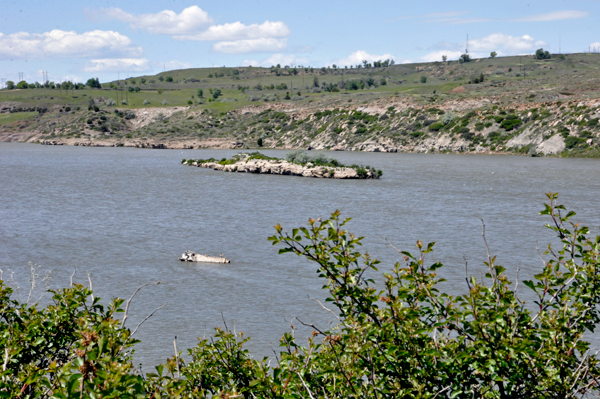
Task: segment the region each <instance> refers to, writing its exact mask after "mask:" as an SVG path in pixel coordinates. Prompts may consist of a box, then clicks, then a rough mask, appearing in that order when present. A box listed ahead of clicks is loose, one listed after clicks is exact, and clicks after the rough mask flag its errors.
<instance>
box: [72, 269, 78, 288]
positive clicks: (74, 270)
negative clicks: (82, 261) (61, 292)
mask: <svg viewBox="0 0 600 399" xmlns="http://www.w3.org/2000/svg"><path fill="white" fill-rule="evenodd" d="M75 273H77V268H74V269H73V274H71V287H72V286H73V277H75Z"/></svg>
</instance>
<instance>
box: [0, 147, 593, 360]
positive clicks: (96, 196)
mask: <svg viewBox="0 0 600 399" xmlns="http://www.w3.org/2000/svg"><path fill="white" fill-rule="evenodd" d="M264 152H265V153H267V154H268V155H278V156H283V155H284V154H285V152H283V151H264ZM233 154H235V151H232V150H187V151H184V152H182V151H181V150H140V149H130V148H85V147H67V146H64V147H62V146H60V147H59V146H56V147H46V146H39V145H32V144H15V143H0V269H2V270H4V271H6V270H7V269H12V270H14V271H15V273H16V276H17V279H18V280H19V281H20V282H21V283H24V280H25V279H26V276H27V270H28V263H29V262H33V263H35V264H38V265H40V266H41V267H42V268H43V269H44V270H50V271H51V273H52V280H51V286H52V287H62V286H66V285H68V284H69V278H70V276H71V274H72V273H73V270H74V269H76V270H77V273H76V274H75V277H74V278H75V280H76V281H79V282H86V284H87V273H89V274H90V276H91V279H92V282H93V286H94V290H95V292H96V295H97V296H101V297H102V298H104V299H106V300H108V299H109V298H111V297H114V296H119V297H128V296H129V295H131V293H132V292H133V291H134V289H135V288H136V287H138V286H140V285H142V284H144V283H147V282H151V281H161V284H160V285H159V286H152V287H147V288H146V289H144V290H143V291H141V292H140V293H139V294H138V296H137V297H136V299H135V301H134V303H133V307H132V325H131V326H135V324H137V322H139V321H140V320H141V319H142V318H144V317H145V315H147V314H148V313H150V312H151V311H152V310H153V309H154V308H156V307H158V306H160V305H161V304H163V303H166V304H167V306H166V307H165V308H164V309H162V310H161V311H159V312H158V313H157V314H156V315H155V316H154V317H152V318H151V319H149V320H148V321H147V322H146V324H144V326H143V327H142V328H141V330H140V332H139V338H140V339H142V343H141V344H140V345H139V347H138V350H137V355H136V356H137V358H138V360H139V361H140V362H143V363H144V366H145V367H146V366H150V365H153V364H156V363H158V362H159V361H164V360H165V359H166V358H167V357H168V356H170V355H171V354H172V352H173V349H172V348H173V345H172V342H173V337H174V336H175V335H176V336H177V337H178V346H179V347H180V349H185V348H189V347H192V346H193V345H194V344H195V342H196V338H197V337H198V336H203V335H205V334H210V333H211V331H212V328H213V327H216V326H222V325H223V318H224V319H225V320H226V321H227V322H228V325H229V327H233V325H235V328H236V329H237V330H238V331H240V330H243V331H244V332H245V333H246V334H247V335H250V336H251V337H252V340H251V341H250V349H251V350H252V352H253V353H255V354H256V355H261V356H262V355H269V354H271V349H270V345H271V346H273V347H276V346H277V344H278V340H279V338H280V337H281V335H282V334H283V333H284V332H286V331H288V330H289V325H288V322H290V321H291V320H292V319H293V318H294V317H298V318H300V319H302V320H303V321H310V322H314V323H317V324H320V325H322V326H326V325H327V323H328V321H329V319H330V318H329V316H328V315H327V314H326V313H325V312H324V311H323V310H322V309H321V308H320V306H319V305H318V304H316V303H315V302H313V301H311V300H310V299H309V297H312V298H320V299H322V298H324V293H323V292H322V290H321V288H320V287H321V285H322V283H321V281H319V280H318V278H317V277H316V274H315V266H314V265H312V264H310V263H308V262H307V261H304V260H303V259H300V258H298V257H295V256H293V255H290V254H286V255H277V248H276V247H273V246H272V245H271V244H270V243H269V242H268V241H267V237H268V236H269V235H272V234H273V233H274V230H273V226H274V225H275V224H277V223H281V224H282V225H283V226H284V228H292V227H296V226H298V225H302V224H304V223H306V221H307V219H308V218H309V217H327V216H328V215H329V214H330V213H331V212H332V211H334V210H335V209H340V210H341V211H342V212H343V215H345V216H351V217H352V218H353V220H352V222H351V224H350V228H351V229H352V230H353V231H355V232H356V233H357V234H359V235H363V236H365V237H366V239H365V245H364V247H365V250H368V251H369V252H370V253H371V254H372V255H374V256H376V257H377V258H379V259H381V260H382V265H381V267H380V270H382V271H385V270H386V269H389V268H390V267H391V266H392V264H393V263H394V262H395V261H396V260H397V258H398V256H397V253H396V252H395V251H394V250H393V249H392V248H391V247H390V246H389V245H388V244H387V243H386V242H385V241H384V239H383V238H382V237H387V238H388V239H389V240H390V241H391V242H392V243H393V244H394V245H395V246H397V247H398V248H402V249H410V248H412V246H413V245H414V242H415V241H416V240H417V239H422V240H423V241H436V242H437V244H436V251H435V253H434V256H433V257H432V258H431V260H432V261H433V260H441V261H443V262H444V264H445V265H446V267H445V268H444V269H442V270H443V271H442V273H443V274H444V275H445V276H446V277H447V278H448V280H449V282H448V283H447V284H446V289H447V290H449V291H452V292H460V290H462V289H463V282H464V264H465V258H466V259H467V260H468V261H469V268H470V271H471V272H472V273H474V274H476V275H479V274H480V270H482V268H481V262H482V261H483V260H484V256H485V248H484V246H483V243H482V239H481V222H480V218H483V219H484V220H485V223H486V226H487V239H488V241H489V243H490V247H491V250H492V252H494V253H496V254H498V258H499V262H500V263H501V264H503V265H505V266H507V268H508V269H509V272H510V273H514V271H515V270H516V266H517V265H519V266H520V268H521V277H525V276H530V275H531V274H533V273H534V272H535V271H536V270H538V268H539V267H540V265H541V262H540V259H539V258H538V255H537V251H536V243H538V242H539V246H540V247H541V248H544V247H545V246H546V244H547V243H548V242H550V241H551V240H552V238H553V237H552V235H551V233H550V232H549V231H548V230H547V229H545V228H543V224H544V223H545V222H546V220H545V219H544V218H543V217H541V216H538V212H539V210H541V209H542V202H543V201H544V200H545V195H544V193H545V192H548V191H559V192H561V201H562V202H563V203H565V204H566V205H567V206H568V207H569V208H572V209H574V210H576V211H577V212H578V216H577V220H578V221H581V222H583V223H585V224H587V225H588V226H590V227H593V232H594V233H597V226H598V225H599V224H600V214H599V212H598V211H599V210H600V201H599V200H598V195H599V194H600V179H599V176H600V161H598V160H588V159H554V158H528V157H514V156H483V155H480V156H471V155H430V154H377V153H375V154H374V153H335V154H334V156H336V157H337V158H338V159H340V160H341V161H342V162H344V163H348V164H349V163H358V164H369V165H372V166H375V167H377V168H378V169H382V170H383V173H384V174H383V178H382V179H381V180H371V181H338V180H329V179H312V178H300V177H289V176H268V175H250V174H241V173H239V174H238V173H224V172H216V171H212V170H207V169H202V168H194V167H187V166H182V165H181V164H180V160H181V159H182V158H208V157H215V158H221V157H228V156H231V155H233ZM186 249H190V250H193V251H197V252H201V253H208V254H213V255H218V254H219V253H223V254H224V255H225V256H226V257H228V258H229V259H231V261H232V263H231V264H229V265H212V264H184V263H182V262H179V261H178V260H177V259H176V255H179V254H181V253H182V252H183V251H185V250H186ZM5 276H6V274H5Z"/></svg>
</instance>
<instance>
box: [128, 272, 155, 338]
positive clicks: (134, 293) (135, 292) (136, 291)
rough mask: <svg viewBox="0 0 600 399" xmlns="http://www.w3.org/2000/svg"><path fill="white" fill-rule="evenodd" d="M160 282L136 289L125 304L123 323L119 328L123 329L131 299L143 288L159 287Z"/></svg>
mask: <svg viewBox="0 0 600 399" xmlns="http://www.w3.org/2000/svg"><path fill="white" fill-rule="evenodd" d="M159 284H160V281H157V282H156V283H146V284H144V285H142V286H141V287H138V288H137V289H136V290H135V291H134V292H133V294H132V295H131V297H130V298H129V299H128V300H127V303H126V304H125V314H124V315H123V321H122V322H121V327H125V323H126V322H127V317H129V305H130V304H131V301H132V300H133V298H134V297H135V295H136V294H137V293H138V292H139V291H140V290H141V289H142V288H144V287H146V286H148V285H159Z"/></svg>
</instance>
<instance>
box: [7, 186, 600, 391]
mask: <svg viewBox="0 0 600 399" xmlns="http://www.w3.org/2000/svg"><path fill="white" fill-rule="evenodd" d="M548 198H549V202H548V204H547V205H546V206H545V209H544V210H543V211H542V212H541V213H542V214H543V215H546V216H547V217H549V218H550V220H551V223H550V224H549V225H548V227H549V228H550V229H552V230H553V231H554V232H555V233H556V234H557V236H558V238H559V240H560V242H561V248H560V249H558V250H555V249H553V248H552V247H551V246H549V247H548V252H547V255H549V256H550V260H548V261H547V262H545V265H544V267H543V268H542V270H541V271H540V273H539V274H537V275H535V277H534V279H533V280H531V281H523V282H522V284H520V285H518V284H517V283H516V282H515V283H514V284H513V283H511V282H510V281H509V279H508V277H507V276H506V273H505V269H504V268H503V267H502V266H499V265H497V264H496V263H495V258H494V257H492V256H488V259H487V260H486V261H485V265H486V267H487V274H486V275H485V277H484V278H483V280H482V281H478V280H476V279H475V277H473V276H468V275H467V276H466V285H467V288H468V290H467V293H466V294H464V295H456V296H455V295H449V294H446V293H443V292H440V291H439V289H438V285H439V283H440V282H442V281H443V280H442V279H440V278H439V277H438V276H437V274H436V273H437V271H438V269H440V268H441V267H443V265H442V264H440V263H434V264H431V265H428V264H427V263H426V257H427V255H428V254H429V253H430V252H431V251H432V250H433V243H431V244H428V245H424V244H422V243H421V242H420V241H419V242H417V252H416V254H411V253H409V252H401V253H400V254H401V257H402V262H399V263H397V264H396V265H395V266H394V267H393V269H392V270H391V271H390V272H388V273H385V274H384V277H385V282H384V283H383V284H382V285H378V284H375V283H374V281H373V280H370V279H369V278H367V276H368V275H369V274H372V271H374V270H377V266H378V264H379V262H378V261H377V260H376V259H374V258H371V257H370V256H369V255H368V254H363V253H361V252H359V251H358V250H357V248H358V246H360V242H361V238H359V237H355V236H354V235H352V234H351V233H349V232H348V231H346V230H345V229H344V225H345V223H346V221H347V220H343V219H341V218H340V214H339V212H335V213H334V214H332V216H331V218H330V219H328V220H324V221H320V220H319V221H316V220H310V221H309V224H308V226H307V227H301V228H297V229H293V230H292V231H291V232H290V233H284V232H283V229H282V228H281V226H276V230H277V234H276V235H275V236H273V237H270V238H269V239H270V240H271V241H272V242H273V244H277V245H280V246H282V247H283V248H282V249H280V253H285V252H292V253H295V254H297V255H299V256H303V257H305V258H307V259H309V260H311V261H313V262H316V263H317V265H318V273H319V276H320V277H321V278H322V279H323V281H324V286H323V288H324V289H326V290H327V291H328V293H329V296H328V299H327V301H328V303H329V304H330V306H332V307H334V308H335V313H336V314H337V316H338V318H339V325H338V326H337V327H336V328H334V329H333V330H321V329H319V327H318V326H313V325H309V324H305V325H308V326H310V327H312V328H313V330H314V331H313V334H312V337H311V338H310V339H309V340H308V342H307V344H300V343H299V342H298V341H297V340H296V339H295V338H294V336H293V335H292V334H286V335H284V337H283V338H282V340H281V348H282V350H281V352H280V354H279V356H278V358H277V359H276V360H277V363H276V364H275V365H274V366H270V365H269V363H268V360H267V359H262V360H255V359H253V358H252V357H251V355H250V354H249V352H248V351H247V350H246V349H244V347H243V345H244V343H245V342H246V341H247V339H246V338H244V337H243V334H237V335H235V334H233V333H232V332H230V331H229V330H227V329H226V328H225V329H217V331H216V334H215V336H214V338H211V339H204V340H201V341H200V342H199V344H198V345H197V346H196V347H195V348H192V349H190V350H189V351H188V359H187V362H186V361H184V359H182V357H181V356H179V354H178V355H177V356H175V357H173V358H172V359H171V360H170V361H168V362H167V364H165V365H160V366H158V367H156V373H151V374H148V375H146V376H145V377H142V376H139V375H138V374H137V373H136V372H135V370H134V369H133V367H132V366H131V353H132V352H131V348H132V346H133V344H134V343H135V342H136V341H134V340H133V339H131V332H130V330H129V329H127V328H125V326H124V324H123V322H121V321H117V320H116V319H115V318H114V316H115V313H116V312H118V311H119V310H120V306H121V305H122V304H123V301H122V300H115V301H113V302H112V303H111V304H110V305H109V306H108V307H107V308H106V309H105V308H104V307H102V306H101V305H99V302H98V299H97V298H96V299H94V298H93V296H92V294H91V291H90V290H88V289H86V288H83V287H81V286H73V287H71V288H69V289H65V290H62V291H57V292H54V305H52V306H49V307H48V308H46V309H43V310H37V309H36V308H34V307H29V306H27V305H23V304H19V303H18V302H17V301H14V300H11V299H10V295H11V290H10V288H8V287H6V286H5V285H3V284H2V285H0V287H1V288H2V291H1V295H2V298H1V300H2V324H1V327H0V328H1V330H0V331H1V332H2V335H1V341H0V342H1V349H2V351H3V353H4V355H3V364H4V366H3V371H2V383H1V384H2V385H0V387H1V388H0V397H15V398H16V397H31V398H32V397H56V398H71V397H77V398H112V397H148V398H166V397H169V398H204V397H221V398H234V397H240V398H241V397H243V398H358V397H361V398H432V399H433V398H577V397H583V396H585V395H586V394H587V393H591V392H597V387H598V378H599V376H600V369H599V367H598V359H597V357H596V355H595V353H591V347H590V343H589V342H587V341H586V337H587V336H586V335H585V334H586V333H589V332H594V330H595V328H596V326H597V325H598V323H599V321H600V320H599V313H598V305H599V303H600V277H599V271H598V256H599V249H600V237H596V238H594V239H591V238H589V237H588V234H589V231H588V229H587V228H585V227H581V226H579V225H578V224H573V223H571V222H570V221H569V219H570V218H572V217H573V216H574V215H575V214H574V213H573V212H567V211H566V210H565V208H564V207H563V206H562V205H558V204H557V203H556V200H557V196H556V195H555V194H548ZM484 238H485V236H484ZM524 289H527V290H531V291H532V292H533V294H534V296H535V298H536V300H535V302H534V303H533V304H526V303H524V302H523V301H522V300H521V299H520V298H519V292H520V291H521V290H524ZM332 310H333V309H332Z"/></svg>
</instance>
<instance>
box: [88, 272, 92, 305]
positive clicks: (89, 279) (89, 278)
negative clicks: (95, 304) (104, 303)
mask: <svg viewBox="0 0 600 399" xmlns="http://www.w3.org/2000/svg"><path fill="white" fill-rule="evenodd" d="M87 276H88V281H89V283H90V291H91V293H92V301H94V286H93V285H92V278H91V277H90V273H89V272H88V274H87Z"/></svg>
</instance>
